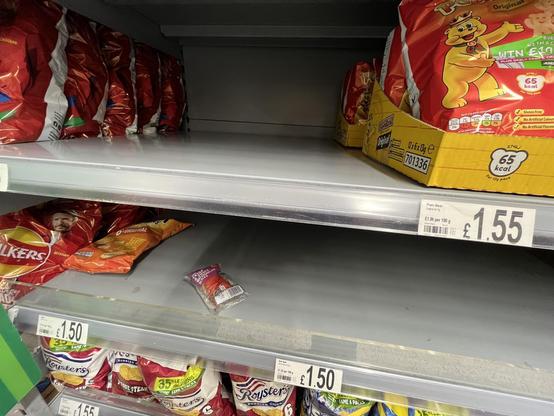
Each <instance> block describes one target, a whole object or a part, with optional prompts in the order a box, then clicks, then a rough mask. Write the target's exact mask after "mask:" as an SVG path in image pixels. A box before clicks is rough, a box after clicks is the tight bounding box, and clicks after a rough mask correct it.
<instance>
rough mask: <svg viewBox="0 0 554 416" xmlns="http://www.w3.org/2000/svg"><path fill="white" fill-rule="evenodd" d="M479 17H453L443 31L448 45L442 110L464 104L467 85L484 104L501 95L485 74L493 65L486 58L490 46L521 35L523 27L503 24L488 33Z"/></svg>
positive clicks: (493, 82)
mask: <svg viewBox="0 0 554 416" xmlns="http://www.w3.org/2000/svg"><path fill="white" fill-rule="evenodd" d="M486 31H487V25H485V24H483V23H481V18H480V17H478V16H475V17H473V16H472V12H471V11H468V12H466V13H464V14H461V15H459V16H456V18H454V19H453V20H452V21H451V22H450V25H449V28H448V29H447V30H446V32H445V35H446V36H447V40H446V44H447V45H449V46H451V48H450V50H449V51H448V52H447V54H446V57H445V60H444V69H443V75H442V80H443V82H444V83H445V85H446V87H447V88H448V92H447V93H446V95H445V96H444V98H443V99H442V105H443V106H444V107H445V108H458V107H464V106H465V105H467V101H466V99H465V98H464V97H465V96H466V95H467V93H468V91H469V85H470V84H473V85H475V87H477V90H478V92H479V100H480V101H485V100H490V99H491V98H495V97H498V96H500V95H504V94H505V91H504V90H503V89H502V88H500V86H499V85H498V82H497V81H496V79H495V78H494V77H493V76H492V75H491V74H490V73H489V72H488V69H489V68H490V67H491V66H492V65H493V64H494V58H491V57H490V49H489V46H490V45H494V44H495V43H497V42H500V41H501V40H502V39H504V38H505V37H506V36H508V35H509V34H510V33H515V32H522V31H523V26H522V25H519V24H513V23H509V22H504V23H503V24H502V26H500V27H499V28H498V29H496V30H493V31H492V32H490V33H485V32H486Z"/></svg>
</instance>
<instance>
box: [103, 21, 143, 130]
mask: <svg viewBox="0 0 554 416" xmlns="http://www.w3.org/2000/svg"><path fill="white" fill-rule="evenodd" d="M97 33H98V38H99V40H100V49H101V51H102V56H103V57H104V62H105V63H106V67H107V68H108V80H109V90H108V103H107V107H106V114H105V115H104V122H103V123H102V134H103V135H104V136H107V137H113V136H124V135H126V134H135V133H136V132H137V105H136V93H135V81H136V74H135V52H134V48H133V41H132V40H131V39H130V38H129V37H127V36H126V35H124V34H123V33H120V32H115V31H113V30H111V29H110V28H108V27H106V26H102V25H99V26H98V30H97Z"/></svg>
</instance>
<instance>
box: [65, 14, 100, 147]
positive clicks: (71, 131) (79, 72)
mask: <svg viewBox="0 0 554 416" xmlns="http://www.w3.org/2000/svg"><path fill="white" fill-rule="evenodd" d="M66 20H67V28H68V31H69V39H68V41H67V47H66V49H65V52H66V55H67V81H66V83H65V95H66V96H67V102H68V105H69V108H68V110H67V115H66V117H65V123H64V127H63V130H62V138H63V139H69V138H73V137H96V136H100V135H101V131H100V125H101V124H102V121H103V120H104V114H105V112H106V103H107V101H108V71H107V69H106V65H105V64H104V60H103V58H102V52H101V51H100V44H99V42H98V36H97V35H96V30H95V26H94V24H93V23H92V22H90V21H89V20H88V19H86V18H85V17H83V16H81V15H79V14H77V13H74V12H71V11H68V12H67V16H66Z"/></svg>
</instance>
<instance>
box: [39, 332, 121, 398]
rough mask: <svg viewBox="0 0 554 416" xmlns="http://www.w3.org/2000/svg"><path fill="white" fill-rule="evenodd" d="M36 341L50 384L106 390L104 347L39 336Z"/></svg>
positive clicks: (106, 355) (108, 368)
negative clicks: (38, 344) (47, 371)
mask: <svg viewBox="0 0 554 416" xmlns="http://www.w3.org/2000/svg"><path fill="white" fill-rule="evenodd" d="M40 343H41V347H42V355H43V357H44V363H45V366H46V368H47V369H48V370H49V371H50V377H51V379H52V382H53V383H55V384H62V385H64V386H66V387H70V388H74V389H84V388H93V389H98V390H106V387H107V384H108V376H109V374H110V365H109V363H108V350H107V349H105V348H99V347H93V346H90V345H82V344H76V343H74V342H70V341H64V340H60V339H56V338H48V337H41V338H40Z"/></svg>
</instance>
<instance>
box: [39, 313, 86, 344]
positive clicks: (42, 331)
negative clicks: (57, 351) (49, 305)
mask: <svg viewBox="0 0 554 416" xmlns="http://www.w3.org/2000/svg"><path fill="white" fill-rule="evenodd" d="M37 335H40V336H43V337H50V338H57V339H63V340H65V341H71V342H75V343H77V344H86V343H87V338H88V324H85V323H82V322H77V321H71V320H69V319H61V318H55V317H53V316H46V315H39V316H38V323H37Z"/></svg>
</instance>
